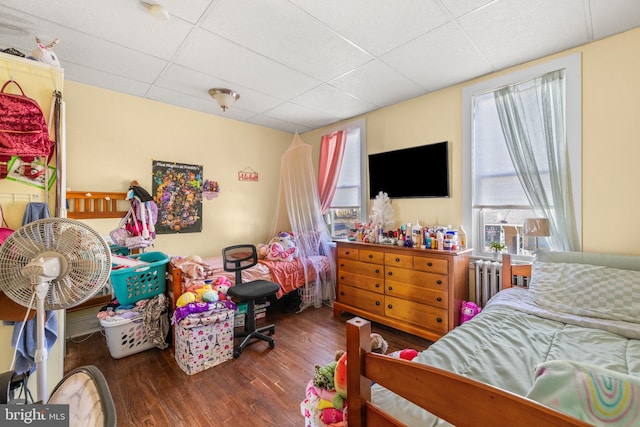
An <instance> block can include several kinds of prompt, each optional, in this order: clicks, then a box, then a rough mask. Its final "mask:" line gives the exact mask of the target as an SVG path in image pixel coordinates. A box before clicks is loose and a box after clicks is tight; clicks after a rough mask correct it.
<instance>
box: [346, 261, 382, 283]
mask: <svg viewBox="0 0 640 427" xmlns="http://www.w3.org/2000/svg"><path fill="white" fill-rule="evenodd" d="M343 272H349V273H353V274H358V275H360V276H369V277H375V278H377V279H378V280H380V281H383V280H384V266H383V265H379V264H370V263H368V262H360V261H352V260H350V259H342V258H341V259H338V274H342V273H343ZM338 277H340V276H338Z"/></svg>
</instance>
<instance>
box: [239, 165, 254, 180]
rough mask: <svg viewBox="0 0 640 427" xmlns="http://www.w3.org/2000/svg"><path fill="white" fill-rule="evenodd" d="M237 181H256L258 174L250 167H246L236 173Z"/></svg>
mask: <svg viewBox="0 0 640 427" xmlns="http://www.w3.org/2000/svg"><path fill="white" fill-rule="evenodd" d="M238 181H255V182H257V181H258V172H256V171H254V170H253V169H251V168H250V167H248V166H247V167H246V168H244V169H242V170H241V171H240V172H238Z"/></svg>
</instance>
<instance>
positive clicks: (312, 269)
mask: <svg viewBox="0 0 640 427" xmlns="http://www.w3.org/2000/svg"><path fill="white" fill-rule="evenodd" d="M303 259H304V260H305V261H304V263H306V274H305V268H304V266H305V264H303V261H302V260H303ZM222 264H223V263H222V257H221V256H220V257H211V258H205V259H203V260H201V261H193V260H189V259H188V258H184V257H172V258H171V262H170V263H169V281H170V283H171V286H170V289H169V292H170V294H171V295H170V296H171V299H172V301H173V304H174V306H173V307H172V309H173V308H175V300H176V299H177V298H178V297H179V296H180V295H182V293H183V292H184V290H185V289H188V288H189V287H191V286H192V285H194V284H195V283H197V282H202V281H203V280H204V281H213V282H215V280H216V279H218V278H219V277H226V278H227V279H229V281H230V282H231V283H234V282H235V277H234V273H233V272H228V271H224V269H223V267H222ZM330 272H331V265H330V259H329V258H328V257H327V256H324V255H312V256H307V257H304V258H300V257H297V258H295V259H294V260H293V261H271V260H268V259H261V260H260V261H259V262H258V264H256V265H255V266H253V267H251V268H249V269H247V270H244V271H243V272H242V281H243V282H247V281H250V280H258V279H262V280H269V281H272V282H275V283H277V284H278V285H280V289H279V290H278V293H277V294H276V297H277V298H281V297H282V296H283V295H286V294H288V293H290V292H293V291H296V290H300V291H301V297H302V299H303V301H302V306H301V307H300V308H301V309H303V308H306V307H308V306H310V305H318V306H319V304H320V303H321V302H322V299H324V298H320V299H318V298H317V297H315V295H320V294H317V293H316V290H315V286H316V280H317V279H318V278H319V280H320V286H321V288H322V289H324V288H325V286H333V285H332V283H333V279H332V275H331V274H330Z"/></svg>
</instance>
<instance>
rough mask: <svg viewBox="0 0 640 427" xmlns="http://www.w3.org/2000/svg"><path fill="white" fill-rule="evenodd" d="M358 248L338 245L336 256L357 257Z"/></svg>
mask: <svg viewBox="0 0 640 427" xmlns="http://www.w3.org/2000/svg"><path fill="white" fill-rule="evenodd" d="M358 252H359V251H358V250H357V249H353V248H343V247H342V246H340V245H338V258H348V259H358Z"/></svg>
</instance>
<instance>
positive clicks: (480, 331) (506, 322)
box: [372, 288, 640, 426]
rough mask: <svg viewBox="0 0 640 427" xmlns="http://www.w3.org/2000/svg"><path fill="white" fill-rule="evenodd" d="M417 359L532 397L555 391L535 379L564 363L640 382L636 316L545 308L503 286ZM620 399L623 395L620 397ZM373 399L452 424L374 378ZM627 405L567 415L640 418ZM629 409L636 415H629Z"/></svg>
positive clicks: (409, 417) (402, 414) (424, 421)
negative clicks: (606, 413)
mask: <svg viewBox="0 0 640 427" xmlns="http://www.w3.org/2000/svg"><path fill="white" fill-rule="evenodd" d="M414 361H415V362H417V363H424V364H427V365H432V366H436V367H439V368H442V369H446V370H448V371H452V372H455V373H457V374H459V375H463V376H465V377H469V378H473V379H476V380H479V381H483V382H486V383H488V384H491V385H494V386H496V387H499V388H502V389H505V390H508V391H510V392H513V393H516V394H519V395H522V396H527V395H529V394H530V393H532V394H531V396H530V397H532V398H536V399H537V400H539V401H541V402H544V403H547V402H546V398H552V397H557V396H548V395H545V393H544V390H545V387H544V385H545V384H542V385H540V386H537V383H538V382H539V381H537V380H539V379H540V378H543V377H544V380H545V383H547V384H548V382H549V381H550V379H551V380H554V381H565V380H564V379H561V378H560V376H561V375H564V374H566V373H567V368H566V366H567V363H569V365H571V366H577V367H578V368H579V369H578V368H576V369H577V370H581V371H584V369H587V368H591V367H593V368H594V369H595V368H597V369H598V370H601V371H598V372H597V374H598V375H600V374H601V373H602V372H604V373H605V374H607V375H609V376H610V377H615V379H616V380H620V381H621V384H623V385H625V386H626V385H629V386H630V387H631V388H630V389H629V388H627V389H625V390H627V391H629V390H631V391H634V390H636V389H634V388H633V387H636V383H638V384H640V318H639V319H638V322H627V321H623V320H614V319H601V318H594V317H586V316H582V315H579V314H576V313H575V312H573V313H562V312H557V311H553V310H549V309H546V308H543V307H542V306H541V305H540V304H539V301H534V293H532V292H530V291H528V290H524V289H518V288H514V289H507V290H504V291H502V292H500V293H498V294H497V295H496V296H495V297H494V298H493V299H492V300H491V301H490V302H489V304H488V305H487V307H485V309H484V310H483V311H482V313H480V314H479V315H477V316H476V317H475V318H473V319H472V320H470V321H468V322H466V323H464V324H463V325H461V326H459V327H458V328H456V329H454V330H453V331H451V332H450V333H449V334H447V335H446V336H444V337H443V338H441V339H440V340H438V341H437V342H436V343H434V344H433V345H432V346H431V347H430V348H429V349H427V350H425V351H423V352H421V353H420V355H418V357H416V358H415V359H414ZM554 361H561V362H562V363H564V365H562V366H561V367H560V368H562V369H556V368H558V366H554ZM565 362H566V363H565ZM556 363H557V362H556ZM545 368H554V369H553V372H558V374H557V377H554V378H552V377H549V376H546V377H545V376H543V375H542V373H546V372H549V369H547V370H545ZM589 372H591V371H589ZM616 384H618V383H616ZM534 386H537V387H534ZM638 387H640V385H638ZM552 388H553V389H554V390H558V387H555V386H554V387H552ZM623 391H624V390H623ZM573 395H575V393H572V396H573ZM634 396H635V397H634ZM627 397H629V396H628V395H627ZM631 397H632V398H635V401H632V402H631V404H632V406H631V408H632V409H633V408H635V409H636V412H637V408H639V407H640V402H639V401H638V399H639V398H640V393H639V392H638V391H636V392H635V395H632V396H631ZM619 398H620V399H619V400H620V401H621V400H622V398H624V396H619ZM372 399H373V402H374V403H375V404H377V405H378V406H380V407H382V408H383V409H384V410H385V411H387V412H389V413H391V414H392V415H394V416H395V417H396V418H398V419H399V420H401V421H403V422H405V423H406V424H408V425H409V426H436V425H437V426H441V425H442V426H444V425H449V424H448V423H446V422H444V421H442V420H440V419H437V418H436V417H434V416H433V415H431V414H429V413H427V412H426V411H424V410H422V409H421V408H418V407H417V406H415V405H413V404H412V403H410V402H408V401H406V400H404V399H400V398H399V397H398V396H396V395H394V394H393V393H391V392H389V391H388V390H386V389H384V388H382V387H380V386H378V385H374V386H373V389H372ZM558 409H559V410H564V409H563V408H561V407H559V408H558ZM487 410H488V411H491V410H499V408H487ZM631 412H633V411H631ZM631 412H630V411H627V412H625V416H626V417H627V419H623V418H620V419H619V420H613V421H614V422H613V423H612V422H610V421H612V419H606V417H605V419H602V420H596V421H594V420H593V419H591V418H588V416H589V415H588V414H575V413H571V415H573V416H577V417H580V418H582V419H584V420H585V421H587V422H590V423H592V424H595V425H640V418H639V417H640V416H639V415H638V414H637V413H636V414H635V415H634V414H633V413H631ZM634 416H635V417H636V418H635V421H633V419H632V418H629V417H634ZM629 419H631V420H632V421H631V423H630V424H629V423H628V421H629ZM615 422H617V424H615Z"/></svg>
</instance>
